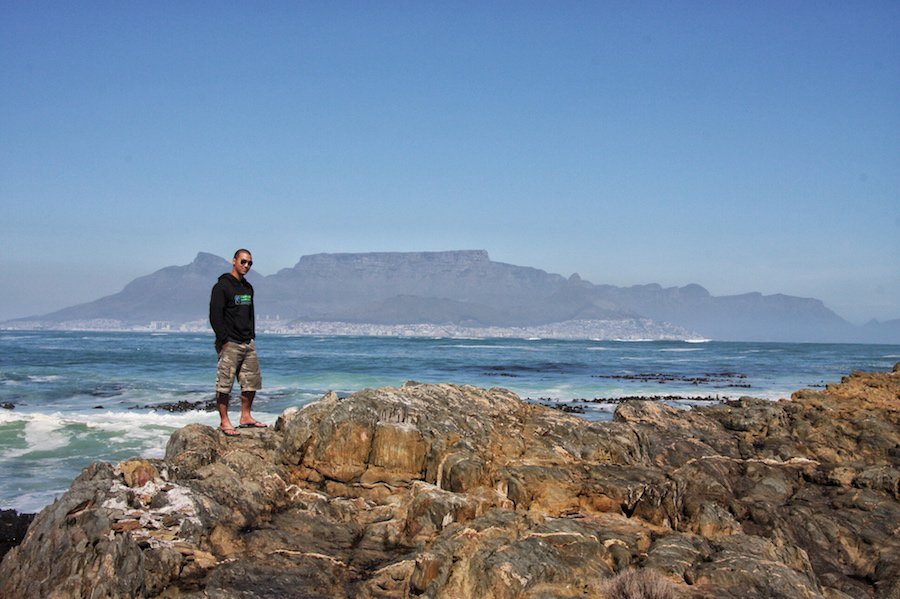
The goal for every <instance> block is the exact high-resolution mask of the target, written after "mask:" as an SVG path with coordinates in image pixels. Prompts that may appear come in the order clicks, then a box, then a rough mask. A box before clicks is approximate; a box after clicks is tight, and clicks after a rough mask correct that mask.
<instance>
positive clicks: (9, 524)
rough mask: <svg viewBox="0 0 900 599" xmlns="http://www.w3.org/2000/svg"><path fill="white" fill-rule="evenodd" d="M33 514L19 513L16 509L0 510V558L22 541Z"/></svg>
mask: <svg viewBox="0 0 900 599" xmlns="http://www.w3.org/2000/svg"><path fill="white" fill-rule="evenodd" d="M32 520H34V514H20V513H19V512H17V511H16V510H0V560H2V559H3V556H4V555H6V554H7V552H8V551H9V550H10V549H12V548H13V547H15V546H16V545H18V544H19V543H21V542H22V539H23V538H25V531H27V530H28V525H29V524H31V521H32Z"/></svg>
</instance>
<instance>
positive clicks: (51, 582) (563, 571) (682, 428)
mask: <svg viewBox="0 0 900 599" xmlns="http://www.w3.org/2000/svg"><path fill="white" fill-rule="evenodd" d="M241 432H242V434H241V436H240V437H238V438H226V437H224V436H222V435H220V434H218V433H217V432H216V431H215V430H214V429H211V428H208V427H205V426H201V425H191V426H188V427H185V428H184V429H181V430H179V431H177V432H176V433H175V434H174V435H173V436H172V438H171V440H170V441H169V445H168V448H167V451H166V456H165V459H163V460H138V459H136V460H129V461H126V462H123V463H120V464H118V465H116V466H112V465H108V464H95V465H93V466H91V467H89V468H87V469H86V470H85V471H84V472H83V473H82V474H81V476H79V478H78V479H76V481H75V482H74V483H73V485H72V487H71V489H70V490H69V491H68V492H67V493H66V494H65V495H63V496H62V497H61V498H60V499H59V500H57V501H56V502H55V503H54V504H53V505H51V506H49V507H48V508H46V509H45V510H44V511H43V512H41V513H40V514H39V515H38V516H37V518H36V519H35V521H34V523H33V524H32V526H31V527H30V529H29V532H28V534H27V536H26V538H25V540H24V542H23V543H22V544H21V545H20V546H19V547H17V548H15V549H13V550H12V551H11V552H10V554H9V555H8V556H7V558H6V559H5V561H4V562H3V563H2V565H0V596H3V597H48V596H53V597H95V598H99V597H139V596H145V597H155V596H166V597H191V598H200V597H224V598H228V597H329V598H331V597H334V598H337V597H360V598H376V597H378V598H389V597H410V596H423V597H432V598H461V597H464V598H472V599H475V598H496V599H503V598H510V599H512V598H516V599H526V598H527V599H538V598H549V597H554V598H574V597H609V596H613V595H614V594H615V595H616V596H621V595H622V594H621V593H618V592H616V593H618V594H616V593H614V592H613V591H612V590H611V589H614V588H619V587H621V586H622V585H632V586H631V587H629V588H649V587H648V586H647V585H650V584H652V585H653V588H654V589H655V590H654V596H660V597H666V596H667V597H692V598H700V597H703V598H706V597H716V598H729V597H734V598H737V597H783V598H792V599H793V598H797V597H809V598H820V597H822V598H829V599H838V598H847V597H852V598H863V597H885V598H886V597H897V596H900V535H898V534H897V533H898V523H900V488H898V485H900V468H898V461H900V372H898V371H896V370H895V372H893V373H870V374H865V373H854V374H853V375H851V376H849V377H847V378H845V380H844V381H843V382H842V383H840V384H837V385H831V386H829V387H828V388H827V389H824V390H818V391H812V390H804V391H799V392H797V393H795V394H794V396H793V398H792V399H791V400H783V401H778V402H768V401H761V400H755V399H741V400H738V401H735V402H730V403H727V404H723V405H719V406H713V407H703V408H698V409H695V410H690V411H685V410H679V409H675V408H671V407H668V406H666V405H664V404H660V403H658V402H641V401H637V402H625V403H623V404H621V405H620V406H619V407H618V409H617V412H616V415H615V420H614V421H613V422H602V423H592V422H587V421H584V420H582V419H579V418H578V417H575V416H572V415H569V414H565V413H562V412H559V411H556V410H552V409H548V408H545V407H542V406H539V405H534V404H529V403H526V402H523V401H521V400H520V399H519V398H518V397H516V396H515V395H514V394H512V393H511V392H509V391H505V390H502V389H491V390H485V389H480V388H475V387H466V386H455V385H424V384H418V383H414V382H410V383H407V384H406V385H404V386H403V387H400V388H386V389H374V390H365V391H362V392H359V393H356V394H354V395H352V396H350V397H347V398H344V399H341V398H339V397H338V396H337V395H335V394H328V395H326V396H325V397H323V398H322V399H321V400H320V401H318V402H316V403H314V404H311V405H309V406H306V407H305V408H303V409H302V410H289V411H287V412H285V413H284V414H283V415H282V416H281V418H280V419H279V421H278V423H277V425H276V426H275V427H274V428H273V429H271V430H242V431H241ZM651 575H652V576H651ZM614 583H615V584H614ZM619 583H621V584H619ZM616 584H619V587H617V586H616ZM642 584H643V585H645V586H641V585H642ZM634 585H637V586H634Z"/></svg>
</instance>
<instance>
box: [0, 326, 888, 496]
mask: <svg viewBox="0 0 900 599" xmlns="http://www.w3.org/2000/svg"><path fill="white" fill-rule="evenodd" d="M258 347H259V353H260V358H261V360H262V364H263V378H264V387H265V388H264V390H263V391H261V392H260V393H259V394H258V396H257V400H256V403H255V408H256V412H255V413H256V416H257V417H258V418H259V419H260V420H262V421H264V422H267V423H269V424H274V423H275V420H276V419H277V417H278V415H279V414H280V413H281V412H282V411H283V410H285V409H286V408H288V407H291V406H302V405H305V404H307V403H309V402H311V401H314V400H316V399H318V398H319V397H321V396H322V395H323V394H324V393H325V392H327V391H329V390H334V391H337V392H338V393H339V394H349V393H352V392H355V391H358V390H360V389H363V388H366V387H380V386H387V385H390V386H397V385H401V384H403V383H404V382H406V381H407V380H417V381H420V382H452V383H460V384H472V385H479V386H484V387H498V386H499V387H506V388H509V389H512V390H513V391H515V392H516V393H518V394H519V395H520V396H522V397H523V398H530V399H532V400H534V401H541V400H542V401H543V403H549V402H548V401H547V400H552V401H553V402H561V403H562V404H564V405H565V406H567V407H569V408H575V409H578V410H583V416H584V417H586V418H589V419H594V420H602V419H609V418H611V415H612V410H613V409H614V408H615V404H614V403H611V402H606V401H602V400H605V399H615V398H620V397H627V396H636V395H642V396H680V397H685V398H696V399H702V400H705V399H707V398H716V397H718V398H720V399H725V398H737V397H740V396H743V395H750V396H754V397H762V398H770V399H778V398H783V397H789V396H790V394H791V393H792V392H793V391H795V390H797V389H799V388H803V387H820V386H823V385H825V384H827V383H829V382H835V381H838V380H840V378H841V376H843V375H845V374H847V373H849V372H850V371H852V370H856V369H859V370H888V369H890V368H892V367H893V365H894V364H895V363H896V362H898V361H900V346H898V345H846V344H789V343H724V342H703V343H690V342H679V341H665V342H663V341H659V342H619V341H590V340H584V341H569V340H566V341H560V340H541V339H529V340H525V339H455V338H442V339H426V338H397V337H346V336H345V337H341V336H335V337H291V336H277V335H264V336H261V337H260V338H259V339H258ZM0 352H2V354H3V356H4V362H3V364H2V366H0V404H10V403H11V404H14V408H12V409H9V408H7V409H0V508H3V509H8V508H14V509H17V510H19V511H25V512H30V511H37V510H39V509H41V508H43V507H44V506H46V505H48V504H49V503H51V502H52V501H53V500H54V498H55V497H57V496H58V495H60V494H62V493H63V492H64V491H65V490H66V489H67V488H68V486H69V484H70V482H71V480H72V479H73V478H74V477H75V476H77V475H78V473H79V472H80V471H81V469H82V468H84V467H85V466H87V465H88V464H90V463H92V462H94V461H107V462H113V463H115V462H118V461H120V460H123V459H125V458H128V457H133V456H144V457H161V456H162V455H163V453H164V451H165V445H166V442H167V441H168V438H169V435H170V434H171V433H172V432H173V431H174V430H176V429H177V428H179V427H182V426H185V425H187V424H190V423H194V422H199V423H203V424H207V425H210V426H216V424H217V417H216V416H215V414H214V413H213V412H209V411H204V410H193V411H187V412H169V411H166V410H164V409H153V406H158V407H161V406H162V405H163V404H168V403H173V402H178V401H187V402H205V401H208V400H210V399H212V396H213V393H212V384H213V378H214V370H215V361H216V359H215V352H214V350H213V348H212V336H211V335H205V334H176V333H172V334H151V333H96V332H90V333H85V332H18V331H17V332H10V331H5V332H0ZM236 395H237V392H235V399H233V401H232V409H233V410H235V406H236V404H237V400H236ZM595 399H600V400H601V401H599V402H595V401H593V400H595ZM673 403H676V404H682V405H690V404H693V403H697V401H696V400H693V401H692V400H690V399H688V400H677V401H674V402H673ZM235 413H236V412H235Z"/></svg>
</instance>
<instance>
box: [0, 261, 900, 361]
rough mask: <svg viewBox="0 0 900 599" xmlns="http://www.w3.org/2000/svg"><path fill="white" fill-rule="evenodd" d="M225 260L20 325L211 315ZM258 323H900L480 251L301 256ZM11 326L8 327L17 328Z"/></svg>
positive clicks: (816, 337)
mask: <svg viewBox="0 0 900 599" xmlns="http://www.w3.org/2000/svg"><path fill="white" fill-rule="evenodd" d="M230 270H231V263H230V262H229V261H227V260H225V259H224V258H221V257H218V256H214V255H212V254H207V253H203V252H201V253H199V254H198V255H197V257H196V258H195V259H194V261H193V262H191V263H190V264H188V265H185V266H169V267H167V268H163V269H161V270H158V271H156V272H154V273H152V274H150V275H147V276H143V277H139V278H137V279H135V280H134V281H132V282H131V283H129V284H128V285H126V286H125V288H124V289H123V290H122V291H121V292H119V293H116V294H114V295H110V296H107V297H104V298H101V299H98V300H96V301H93V302H89V303H86V304H80V305H77V306H72V307H69V308H65V309H63V310H59V311H57V312H53V313H51V314H46V315H43V316H35V317H31V318H27V319H18V322H20V323H21V322H25V321H27V322H38V323H42V324H47V323H50V324H52V323H66V322H77V321H90V320H100V319H102V320H115V321H120V322H121V323H123V324H145V323H148V322H150V321H168V322H171V323H175V324H177V323H184V322H191V321H198V320H204V319H206V318H207V313H208V305H209V294H210V289H211V288H212V285H213V283H214V282H215V280H216V278H217V277H218V276H219V275H220V274H222V273H223V272H228V271H230ZM248 278H249V280H250V282H251V283H252V284H253V286H254V288H255V290H256V296H257V297H256V300H257V301H256V303H257V318H258V319H276V318H277V319H279V320H281V321H285V322H291V321H318V322H346V323H371V324H384V325H395V324H420V323H434V324H453V325H459V326H464V327H475V328H479V327H525V326H535V325H547V324H550V323H563V322H567V321H620V320H621V321H624V320H627V319H650V320H652V321H654V322H655V323H659V325H660V326H663V325H674V326H675V327H680V328H682V329H685V330H688V331H691V332H693V333H695V334H699V335H701V336H703V337H707V338H711V339H717V340H735V341H822V342H873V343H900V320H893V321H889V322H885V323H877V322H872V323H869V324H868V325H865V326H856V325H853V324H851V323H849V322H847V321H846V320H844V319H843V318H841V317H840V316H838V315H837V314H835V313H834V312H832V311H831V310H830V309H828V308H827V307H826V306H825V305H824V304H823V303H822V302H821V301H820V300H817V299H809V298H800V297H792V296H788V295H781V294H777V295H762V294H760V293H746V294H742V295H732V296H718V297H716V296H712V295H710V294H709V292H708V291H707V290H706V289H704V288H703V287H701V286H700V285H696V284H691V285H687V286H684V287H669V288H663V287H661V286H659V285H656V284H650V285H636V286H632V287H615V286H612V285H596V284H593V283H590V282H588V281H585V280H583V279H581V278H580V277H579V276H578V275H577V274H576V275H572V276H571V277H568V278H566V277H563V276H561V275H558V274H552V273H548V272H545V271H543V270H539V269H536V268H530V267H525V266H515V265H512V264H504V263H501V262H494V261H492V260H491V259H490V258H489V256H488V254H487V252H486V251H482V250H471V251H448V252H404V253H399V252H398V253H393V252H380V253H358V254H316V255H311V256H303V257H302V258H300V261H299V262H297V264H296V265H295V266H294V267H293V268H285V269H282V270H280V271H278V272H277V273H275V274H272V275H269V276H262V275H259V274H257V273H255V272H252V271H251V273H250V275H249V277H248ZM13 322H15V321H13Z"/></svg>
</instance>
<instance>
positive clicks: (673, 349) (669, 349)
mask: <svg viewBox="0 0 900 599" xmlns="http://www.w3.org/2000/svg"><path fill="white" fill-rule="evenodd" d="M656 351H660V352H672V353H681V352H688V351H704V350H703V348H702V347H667V348H664V349H658V350H656Z"/></svg>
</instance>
